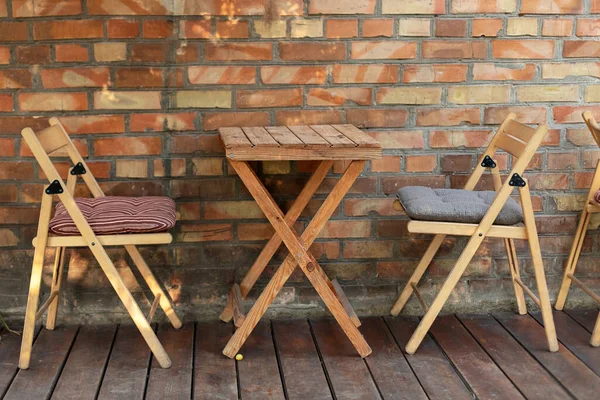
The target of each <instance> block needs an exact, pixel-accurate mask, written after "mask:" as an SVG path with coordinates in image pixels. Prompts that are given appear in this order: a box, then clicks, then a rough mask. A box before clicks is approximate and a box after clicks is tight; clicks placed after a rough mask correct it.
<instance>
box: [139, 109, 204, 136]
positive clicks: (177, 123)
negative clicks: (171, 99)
mask: <svg viewBox="0 0 600 400" xmlns="http://www.w3.org/2000/svg"><path fill="white" fill-rule="evenodd" d="M195 118H196V114H195V113H174V114H132V115H131V117H130V122H129V129H130V130H131V131H132V132H163V131H189V130H194V119H195Z"/></svg>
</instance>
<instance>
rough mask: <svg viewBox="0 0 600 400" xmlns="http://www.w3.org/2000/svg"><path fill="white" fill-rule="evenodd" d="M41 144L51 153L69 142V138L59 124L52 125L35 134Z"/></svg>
mask: <svg viewBox="0 0 600 400" xmlns="http://www.w3.org/2000/svg"><path fill="white" fill-rule="evenodd" d="M35 135H36V136H37V139H38V140H39V141H40V144H41V145H42V147H43V148H44V150H46V153H48V154H50V153H53V152H55V151H57V150H59V149H62V148H63V147H65V146H66V145H68V144H69V138H68V137H67V135H66V134H65V133H64V132H63V130H62V128H61V127H60V126H59V125H55V126H50V127H48V128H46V129H42V130H41V131H39V132H37V133H36V134H35Z"/></svg>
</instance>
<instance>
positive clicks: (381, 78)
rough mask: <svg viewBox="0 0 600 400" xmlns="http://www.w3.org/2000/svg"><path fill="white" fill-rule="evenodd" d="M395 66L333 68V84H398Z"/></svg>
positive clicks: (342, 65) (342, 66)
mask: <svg viewBox="0 0 600 400" xmlns="http://www.w3.org/2000/svg"><path fill="white" fill-rule="evenodd" d="M398 70H399V68H398V66H397V65H375V64H369V65H356V64H355V65H344V64H337V65H335V66H334V67H333V81H334V82H335V83H396V82H398Z"/></svg>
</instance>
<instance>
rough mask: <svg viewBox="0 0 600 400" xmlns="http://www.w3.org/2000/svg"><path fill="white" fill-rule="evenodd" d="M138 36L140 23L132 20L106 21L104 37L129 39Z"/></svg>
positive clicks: (116, 19) (112, 19) (117, 19)
mask: <svg viewBox="0 0 600 400" xmlns="http://www.w3.org/2000/svg"><path fill="white" fill-rule="evenodd" d="M139 34H140V22H139V21H137V20H133V19H122V18H110V19H108V20H107V21H106V36H107V37H108V38H110V39H131V38H134V37H138V36H139Z"/></svg>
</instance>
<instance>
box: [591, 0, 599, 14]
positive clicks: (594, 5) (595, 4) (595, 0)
mask: <svg viewBox="0 0 600 400" xmlns="http://www.w3.org/2000/svg"><path fill="white" fill-rule="evenodd" d="M590 12H591V13H592V14H598V13H600V0H592V1H591V5H590Z"/></svg>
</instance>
